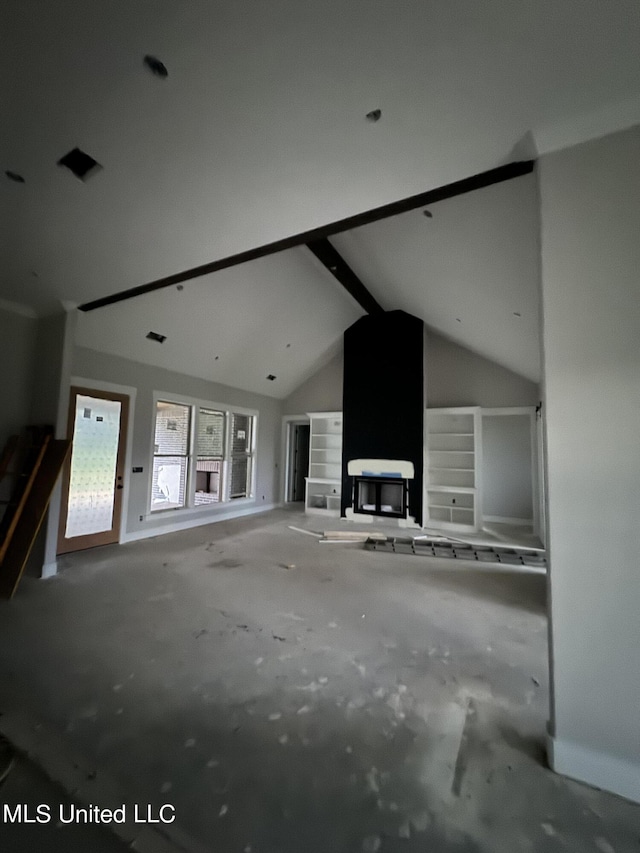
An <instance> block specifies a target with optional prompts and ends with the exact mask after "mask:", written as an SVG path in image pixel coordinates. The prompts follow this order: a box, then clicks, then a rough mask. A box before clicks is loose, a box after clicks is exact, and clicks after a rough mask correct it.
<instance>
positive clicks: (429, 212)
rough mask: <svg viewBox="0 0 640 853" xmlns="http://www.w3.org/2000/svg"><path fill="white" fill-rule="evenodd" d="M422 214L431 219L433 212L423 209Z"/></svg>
mask: <svg viewBox="0 0 640 853" xmlns="http://www.w3.org/2000/svg"><path fill="white" fill-rule="evenodd" d="M422 215H423V216H426V217H427V219H433V213H431V211H430V210H423V211H422Z"/></svg>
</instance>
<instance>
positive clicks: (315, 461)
mask: <svg viewBox="0 0 640 853" xmlns="http://www.w3.org/2000/svg"><path fill="white" fill-rule="evenodd" d="M308 417H309V422H310V424H311V436H310V442H309V476H308V477H307V478H306V481H307V490H306V501H305V509H306V511H307V512H308V513H316V514H322V515H334V516H338V515H340V492H341V485H342V412H309V414H308Z"/></svg>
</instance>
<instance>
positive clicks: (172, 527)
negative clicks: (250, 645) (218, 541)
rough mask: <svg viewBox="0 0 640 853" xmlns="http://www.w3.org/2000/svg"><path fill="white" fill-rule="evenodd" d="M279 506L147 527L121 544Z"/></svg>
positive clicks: (252, 507)
mask: <svg viewBox="0 0 640 853" xmlns="http://www.w3.org/2000/svg"><path fill="white" fill-rule="evenodd" d="M279 506H281V504H279V503H271V504H259V505H258V506H249V507H244V508H241V509H230V510H227V511H226V512H220V513H216V515H207V516H205V515H201V516H197V517H195V518H193V517H192V518H188V519H185V520H184V521H176V522H175V523H174V524H165V525H163V526H162V527H147V528H146V529H145V530H134V531H133V532H132V533H125V535H124V536H123V537H122V539H121V543H122V544H124V543H125V542H137V541H139V540H140V539H150V538H151V537H152V536H162V535H163V534H164V533H177V532H178V531H180V530H189V529H190V528H191V527H202V526H203V525H205V524H216V522H218V521H229V520H230V519H233V518H241V517H242V516H243V515H256V514H257V513H259V512H268V511H269V510H271V509H277V508H278V507H279Z"/></svg>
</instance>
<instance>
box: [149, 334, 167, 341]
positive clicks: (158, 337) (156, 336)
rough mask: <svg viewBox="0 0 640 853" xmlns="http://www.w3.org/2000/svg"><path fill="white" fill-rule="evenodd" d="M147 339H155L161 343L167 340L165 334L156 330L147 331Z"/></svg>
mask: <svg viewBox="0 0 640 853" xmlns="http://www.w3.org/2000/svg"><path fill="white" fill-rule="evenodd" d="M147 340H148V341H157V342H158V343H159V344H163V343H164V342H165V341H166V340H167V336H166V335H160V334H159V333H158V332H149V334H148V335H147Z"/></svg>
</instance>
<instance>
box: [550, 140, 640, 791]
mask: <svg viewBox="0 0 640 853" xmlns="http://www.w3.org/2000/svg"><path fill="white" fill-rule="evenodd" d="M639 163H640V128H639V127H636V128H634V129H632V130H629V131H625V132H623V133H618V134H614V135H612V136H608V137H605V138H604V139H600V140H596V141H592V142H589V143H586V144H584V145H580V146H575V147H573V148H570V149H568V150H565V151H562V152H558V153H554V154H550V155H547V156H545V157H543V158H542V159H541V161H540V167H539V180H540V194H541V229H542V234H541V236H542V295H543V313H544V328H543V332H544V337H543V340H544V371H545V383H546V424H547V457H548V472H547V478H548V512H549V515H548V522H549V526H548V543H549V549H550V591H551V621H552V629H551V638H550V639H551V662H552V684H553V719H552V727H551V728H552V735H553V736H554V741H553V743H552V752H551V758H552V761H553V764H554V766H555V768H556V769H557V770H559V771H560V772H564V773H567V774H568V775H570V776H574V777H576V778H580V779H584V780H585V781H587V782H591V783H592V784H594V785H597V786H599V787H603V788H608V789H609V790H614V791H616V792H618V793H620V794H623V795H624V796H627V797H629V798H632V799H635V800H638V801H640V653H639V643H640V523H639V521H640V441H639V436H640V426H639V424H640V239H639V235H640V169H639V168H638V164H639Z"/></svg>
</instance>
